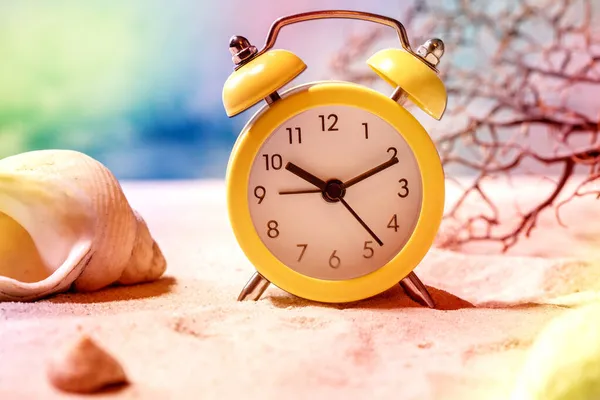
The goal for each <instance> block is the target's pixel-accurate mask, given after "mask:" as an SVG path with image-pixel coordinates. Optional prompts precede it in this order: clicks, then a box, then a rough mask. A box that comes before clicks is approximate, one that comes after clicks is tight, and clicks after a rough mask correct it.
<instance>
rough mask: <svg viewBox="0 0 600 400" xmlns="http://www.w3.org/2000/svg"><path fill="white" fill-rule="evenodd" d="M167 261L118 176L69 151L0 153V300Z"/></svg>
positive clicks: (160, 268)
mask: <svg viewBox="0 0 600 400" xmlns="http://www.w3.org/2000/svg"><path fill="white" fill-rule="evenodd" d="M165 270H166V260H165V258H164V256H163V254H162V252H161V250H160V248H159V246H158V245H157V243H156V242H155V241H154V239H153V238H152V236H151V234H150V231H149V229H148V226H147V225H146V222H145V221H144V219H143V218H142V217H141V216H140V215H139V214H138V213H137V212H136V211H135V210H133V209H132V208H131V206H130V205H129V203H128V201H127V199H126V197H125V194H124V193H123V191H122V188H121V186H120V184H119V182H118V180H117V179H116V178H115V177H114V176H113V174H112V173H111V172H110V171H109V170H108V169H107V168H106V167H105V166H104V165H102V164H101V163H100V162H98V161H97V160H95V159H93V158H91V157H89V156H87V155H85V154H83V153H80V152H76V151H71V150H39V151H31V152H26V153H22V154H18V155H15V156H11V157H7V158H4V159H2V160H0V301H33V300H38V299H41V298H44V297H47V296H50V295H52V294H55V293H59V292H64V291H66V290H69V289H72V290H74V291H77V292H90V291H96V290H99V289H102V288H104V287H106V286H108V285H111V284H115V283H118V284H124V285H131V284H136V283H142V282H147V281H152V280H156V279H158V278H159V277H160V276H161V275H162V274H163V273H164V271H165Z"/></svg>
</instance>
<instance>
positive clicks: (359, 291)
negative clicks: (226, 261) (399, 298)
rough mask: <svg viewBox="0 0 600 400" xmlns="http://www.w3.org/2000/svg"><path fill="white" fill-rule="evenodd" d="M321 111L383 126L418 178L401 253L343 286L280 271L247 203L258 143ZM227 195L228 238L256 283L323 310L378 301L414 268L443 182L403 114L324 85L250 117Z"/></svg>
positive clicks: (431, 232)
mask: <svg viewBox="0 0 600 400" xmlns="http://www.w3.org/2000/svg"><path fill="white" fill-rule="evenodd" d="M327 105H346V106H353V107H359V108H361V109H364V110H365V111H368V112H371V113H373V114H375V115H377V116H379V117H380V118H382V119H383V120H385V121H386V122H387V123H388V124H390V125H391V126H392V127H393V128H394V129H395V130H396V131H397V132H398V134H400V135H402V137H403V138H404V140H405V141H406V142H407V143H408V146H409V147H410V149H411V150H412V152H413V154H414V157H415V159H416V161H417V165H418V167H419V170H420V174H421V185H422V203H421V210H420V214H419V217H418V219H417V223H416V225H415V228H414V230H413V232H412V235H411V236H410V238H409V239H408V241H407V243H406V244H405V246H404V247H403V248H402V249H401V250H400V251H399V252H398V253H397V254H396V255H395V256H394V257H393V258H392V259H391V260H390V261H389V262H388V263H387V264H385V265H383V266H382V267H380V268H379V269H377V270H375V271H373V272H371V273H369V274H367V275H363V276H360V277H357V278H352V279H347V280H323V279H317V278H313V277H310V276H306V275H303V274H300V273H298V272H296V271H295V270H293V269H291V268H289V267H287V266H286V265H285V264H284V263H282V262H281V261H280V260H279V259H278V258H277V257H275V255H274V254H273V253H271V251H270V250H269V249H268V248H267V247H266V245H265V244H264V243H263V242H262V240H261V239H260V237H259V235H258V233H257V232H256V229H255V227H254V223H253V222H252V219H251V216H250V207H249V200H248V183H249V177H250V176H249V175H250V170H251V167H252V164H253V162H254V159H255V157H256V156H257V155H258V153H259V150H260V148H261V146H262V145H263V143H264V141H265V140H266V139H267V138H268V137H269V135H270V134H271V133H272V132H273V131H274V130H275V129H276V128H277V127H279V126H280V125H281V124H283V123H284V122H285V121H286V120H288V119H289V118H291V117H293V116H295V115H297V114H299V113H301V112H303V111H305V110H308V109H310V108H313V107H316V106H327ZM226 192H227V209H228V216H229V221H230V224H231V227H232V229H233V233H234V235H235V237H236V240H237V242H238V244H239V246H240V247H241V249H242V251H243V252H244V254H245V255H246V257H247V258H248V259H249V261H250V262H251V263H252V264H253V265H254V267H255V268H256V270H257V271H258V272H259V273H260V274H261V275H263V276H264V277H265V278H266V279H268V280H269V281H270V282H271V283H272V284H274V285H275V286H277V287H279V288H280V289H282V290H285V291H286V292H289V293H291V294H294V295H296V296H299V297H302V298H305V299H309V300H313V301H319V302H325V303H344V302H351V301H357V300H362V299H365V298H369V297H372V296H375V295H377V294H379V293H382V292H384V291H386V290H388V289H390V288H391V287H393V286H394V285H396V284H398V282H400V281H401V280H402V279H404V278H405V277H406V276H407V275H408V274H409V273H410V272H411V271H413V270H414V269H415V268H416V267H417V265H418V264H419V263H420V262H421V260H422V259H423V257H425V255H426V254H427V252H428V251H429V249H430V248H431V246H432V244H433V241H434V239H435V236H436V234H437V232H438V229H439V226H440V224H441V221H442V217H443V212H444V201H445V177H444V171H443V168H442V164H441V161H440V158H439V155H438V152H437V149H436V147H435V144H434V143H433V141H432V140H431V137H430V136H429V134H428V133H427V131H426V130H425V128H424V127H423V126H422V125H421V124H420V123H419V122H418V120H417V119H416V118H415V117H414V116H413V115H412V114H411V113H410V112H409V111H408V110H406V109H405V108H404V107H402V106H401V105H400V104H398V103H397V102H395V101H394V100H392V99H390V98H389V97H387V96H385V95H383V94H382V93H380V92H378V91H375V90H373V89H370V88H368V87H365V86H362V85H358V84H355V83H352V82H339V81H325V82H318V83H311V84H307V85H302V87H296V88H292V89H290V90H289V91H287V92H285V93H283V94H282V95H281V99H280V100H278V101H277V102H275V103H272V104H271V105H269V106H264V107H263V108H262V109H260V110H259V111H258V112H256V114H255V115H254V116H253V117H252V118H251V119H250V121H248V123H247V124H246V126H245V127H244V129H243V130H242V132H241V133H240V136H239V138H238V140H237V141H236V143H235V145H234V147H233V149H232V154H231V157H230V161H229V165H228V167H227V175H226Z"/></svg>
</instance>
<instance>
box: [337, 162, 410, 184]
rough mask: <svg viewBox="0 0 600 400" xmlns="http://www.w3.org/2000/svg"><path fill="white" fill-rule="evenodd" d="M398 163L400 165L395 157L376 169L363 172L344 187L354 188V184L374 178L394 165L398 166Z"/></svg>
mask: <svg viewBox="0 0 600 400" xmlns="http://www.w3.org/2000/svg"><path fill="white" fill-rule="evenodd" d="M397 163H398V157H393V158H391V159H389V160H387V161H386V162H384V163H382V164H379V165H378V166H376V167H375V168H371V169H370V170H368V171H367V172H363V173H362V174H360V175H358V176H356V177H354V178H352V179H350V180H348V181H346V182H344V187H345V188H349V187H350V186H352V185H354V184H356V183H358V182H360V181H362V180H364V179H367V178H368V177H370V176H373V175H375V174H376V173H378V172H381V171H383V170H384V169H386V168H389V167H391V166H392V165H394V164H397Z"/></svg>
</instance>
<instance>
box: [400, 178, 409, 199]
mask: <svg viewBox="0 0 600 400" xmlns="http://www.w3.org/2000/svg"><path fill="white" fill-rule="evenodd" d="M398 182H400V184H401V185H402V191H401V192H398V196H400V197H402V198H405V197H406V196H408V194H409V193H410V192H409V190H408V180H406V179H404V178H402V179H400V180H399V181H398Z"/></svg>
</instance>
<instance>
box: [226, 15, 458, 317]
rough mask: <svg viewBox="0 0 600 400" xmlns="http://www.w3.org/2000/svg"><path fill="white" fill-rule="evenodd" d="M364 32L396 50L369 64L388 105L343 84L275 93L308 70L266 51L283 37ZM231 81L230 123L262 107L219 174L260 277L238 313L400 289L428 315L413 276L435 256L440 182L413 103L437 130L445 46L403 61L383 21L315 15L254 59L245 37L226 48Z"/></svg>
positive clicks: (428, 47)
mask: <svg viewBox="0 0 600 400" xmlns="http://www.w3.org/2000/svg"><path fill="white" fill-rule="evenodd" d="M325 18H349V19H361V20H366V21H371V22H376V23H380V24H384V25H387V26H389V27H392V28H394V29H395V30H396V32H397V34H398V37H399V39H400V44H401V45H402V49H400V48H388V49H384V50H381V51H379V52H377V53H376V54H374V55H373V56H372V57H371V58H370V59H368V60H367V64H368V65H369V66H370V67H371V68H372V69H373V70H374V71H375V73H377V74H378V75H379V76H380V77H381V78H383V79H384V80H385V81H386V82H388V83H389V84H390V85H391V86H392V87H393V91H392V93H391V95H389V96H387V95H384V94H382V93H381V92H379V91H376V90H373V89H371V88H369V87H366V86H363V85H359V84H356V83H352V82H343V81H342V82H340V81H318V82H312V83H309V84H303V85H299V86H297V87H294V88H291V89H289V90H286V91H283V92H281V93H278V90H280V89H281V88H282V87H283V86H285V85H287V84H288V83H290V82H291V81H292V80H293V79H294V78H295V77H297V76H298V75H299V74H300V73H302V72H303V71H304V70H305V69H306V65H305V64H304V62H303V61H302V60H300V58H299V57H298V56H296V55H295V54H294V53H292V52H290V51H288V50H284V49H273V46H274V44H275V41H276V38H277V35H278V33H279V31H280V30H281V28H282V27H284V26H286V25H289V24H293V23H297V22H302V21H308V20H315V19H325ZM229 48H230V51H231V54H232V60H233V62H234V64H235V67H234V72H233V73H232V74H231V75H230V76H229V78H228V79H227V81H226V83H225V85H224V88H223V104H224V107H225V110H226V112H227V115H228V116H229V117H233V116H235V115H237V114H239V113H241V112H243V111H244V110H247V109H248V108H250V107H252V106H253V105H255V104H256V103H258V102H259V101H262V100H264V101H265V102H266V104H265V105H264V106H263V107H262V108H261V109H260V110H258V111H257V112H256V113H255V114H254V116H252V118H251V119H250V120H249V121H248V123H247V124H246V125H245V127H244V128H243V130H242V131H241V133H240V135H239V137H238V139H237V141H236V143H235V145H234V146H233V149H232V153H231V156H230V159H229V163H228V166H227V174H226V188H227V191H226V194H227V207H228V215H229V220H230V223H231V226H232V229H233V232H234V234H235V237H236V240H237V242H238V244H239V246H240V247H241V249H242V251H243V252H244V254H245V255H246V257H247V258H248V259H249V261H250V262H251V263H252V264H253V265H254V267H255V268H256V272H255V273H254V274H253V275H252V277H251V279H250V280H249V281H248V283H247V284H246V286H245V287H244V288H243V290H242V291H241V293H240V294H239V296H238V300H240V301H241V300H258V299H259V298H260V296H261V295H262V294H263V292H264V291H265V290H266V289H267V287H268V286H269V284H270V283H272V284H274V285H275V286H277V287H279V288H280V289H282V290H284V291H287V292H289V293H291V294H293V295H296V296H298V297H302V298H305V299H309V300H313V301H317V302H326V303H343V302H351V301H357V300H362V299H365V298H369V297H372V296H375V295H377V294H379V293H382V292H384V291H386V290H388V289H390V288H391V287H392V286H394V285H396V284H398V283H400V284H401V286H402V287H403V288H404V290H405V291H406V292H407V293H408V294H409V296H411V298H413V299H414V300H416V301H418V302H419V303H421V304H423V305H426V306H429V307H435V304H434V302H433V300H432V298H431V296H430V294H429V293H428V291H427V289H426V287H425V285H423V283H422V282H421V281H420V280H419V278H418V277H417V276H416V275H415V273H414V272H413V269H414V268H415V267H416V266H417V265H418V264H419V263H420V261H421V260H422V258H423V257H424V256H425V255H426V253H427V252H428V250H429V248H430V247H431V245H432V244H433V241H434V238H435V236H436V233H437V231H438V229H439V225H440V223H441V219H442V216H443V210H444V193H445V186H444V171H443V168H442V164H441V161H440V158H439V155H438V152H437V150H436V147H435V145H434V143H433V141H432V140H431V138H430V136H429V135H428V133H427V132H426V130H425V129H424V127H423V126H422V125H421V124H420V123H419V122H418V121H417V119H416V118H415V117H414V116H413V115H412V114H411V113H410V112H409V111H408V110H407V109H406V108H404V107H403V105H402V104H403V103H404V102H405V101H411V102H412V103H414V104H416V105H417V106H418V107H420V108H421V109H422V110H423V111H425V112H426V113H427V114H428V115H430V116H431V117H433V118H435V119H438V120H439V119H441V117H442V115H443V113H444V111H445V109H446V100H447V94H446V89H445V87H444V84H443V83H442V81H441V80H440V78H439V76H438V71H437V69H436V65H437V63H438V62H439V60H440V57H441V56H442V54H443V52H444V45H443V42H442V41H441V40H439V39H431V40H428V41H427V42H425V44H423V45H422V46H420V47H419V48H418V50H417V51H413V50H412V49H411V47H410V44H409V40H408V37H407V34H406V31H405V28H404V26H403V25H402V24H401V23H400V22H399V21H397V20H395V19H392V18H388V17H385V16H381V15H376V14H371V13H364V12H358V11H348V10H325V11H314V12H307V13H302V14H295V15H290V16H287V17H282V18H280V19H278V20H276V21H275V22H274V23H273V24H272V26H271V28H270V31H269V33H268V36H267V40H266V43H265V46H264V47H263V48H262V49H261V50H258V49H257V48H256V47H255V46H252V45H251V44H250V43H249V41H248V40H247V39H246V38H244V37H242V36H233V37H232V38H231V40H230V45H229Z"/></svg>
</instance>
